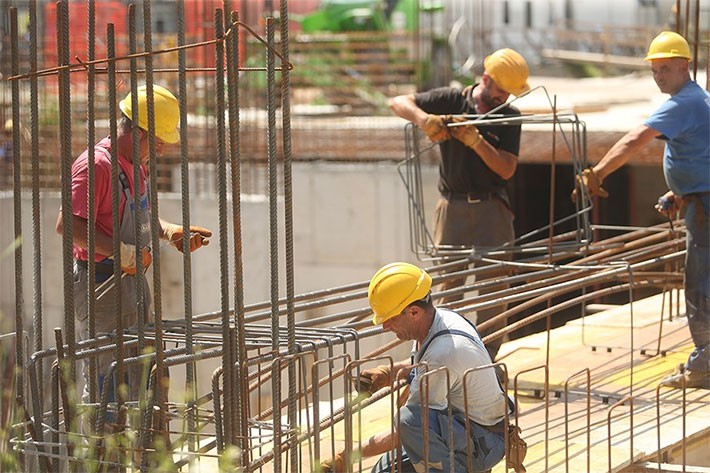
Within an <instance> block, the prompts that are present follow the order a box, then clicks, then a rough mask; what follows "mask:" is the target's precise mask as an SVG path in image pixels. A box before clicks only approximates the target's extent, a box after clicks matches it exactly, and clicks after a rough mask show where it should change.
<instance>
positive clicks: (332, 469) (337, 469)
mask: <svg viewBox="0 0 710 473" xmlns="http://www.w3.org/2000/svg"><path fill="white" fill-rule="evenodd" d="M317 471H318V473H341V472H344V471H345V461H344V459H343V452H340V453H338V454H336V455H335V456H334V457H333V458H331V459H330V460H326V461H324V462H322V463H321V464H320V466H319V467H318V470H317Z"/></svg>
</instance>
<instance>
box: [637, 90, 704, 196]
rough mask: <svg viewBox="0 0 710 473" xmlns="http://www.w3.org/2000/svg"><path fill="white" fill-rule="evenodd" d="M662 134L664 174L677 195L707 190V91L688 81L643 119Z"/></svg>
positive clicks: (647, 124)
mask: <svg viewBox="0 0 710 473" xmlns="http://www.w3.org/2000/svg"><path fill="white" fill-rule="evenodd" d="M644 123H645V124H646V126H649V127H651V128H653V129H654V130H656V131H658V132H660V133H662V134H663V136H662V139H664V140H665V141H666V146H665V150H664V153H663V174H664V175H665V178H666V183H667V184H668V187H669V188H670V189H671V190H672V191H673V192H674V193H676V194H678V195H687V194H692V193H694V192H707V191H710V94H709V93H708V92H706V91H705V90H703V89H702V88H701V87H700V86H699V85H698V84H697V83H695V82H693V81H688V83H686V84H685V85H684V86H683V88H682V89H680V92H678V93H677V94H676V95H674V96H672V97H671V98H670V99H668V101H667V102H665V103H664V104H663V105H661V106H660V107H659V108H658V110H656V111H655V112H653V114H652V115H651V116H650V117H648V119H647V120H646V121H645V122H644Z"/></svg>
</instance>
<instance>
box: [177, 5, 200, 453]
mask: <svg viewBox="0 0 710 473" xmlns="http://www.w3.org/2000/svg"><path fill="white" fill-rule="evenodd" d="M177 44H178V46H183V45H185V44H186V42H185V2H184V0H178V2H177ZM186 68H187V64H186V61H185V50H184V49H180V50H179V51H178V100H179V102H180V186H181V188H180V190H181V207H182V224H183V235H189V234H190V169H189V160H188V143H189V135H188V128H187V81H186V72H185V70H186ZM187 245H189V243H188V244H187ZM183 248H187V246H186V242H185V241H184V240H183ZM182 262H183V268H182V280H183V287H184V298H183V310H184V312H185V314H184V320H185V350H186V353H187V354H188V355H190V354H192V353H193V350H194V349H193V329H192V310H193V309H192V256H191V253H190V252H189V251H185V252H183V259H182ZM196 369H197V368H196V365H195V363H194V362H188V363H187V364H186V366H185V394H186V398H187V430H188V449H189V451H190V452H191V453H192V452H194V451H195V450H196V449H197V444H196V438H195V436H194V434H193V433H194V432H195V431H196V425H195V409H196V405H195V399H196V398H197V385H196V381H195V377H196ZM189 460H190V464H193V462H194V457H193V456H192V455H190V458H189Z"/></svg>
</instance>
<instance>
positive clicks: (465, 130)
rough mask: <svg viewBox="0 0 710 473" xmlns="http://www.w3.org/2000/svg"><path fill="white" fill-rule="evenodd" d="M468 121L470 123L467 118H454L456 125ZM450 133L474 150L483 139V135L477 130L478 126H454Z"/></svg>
mask: <svg viewBox="0 0 710 473" xmlns="http://www.w3.org/2000/svg"><path fill="white" fill-rule="evenodd" d="M466 121H468V119H467V118H463V117H456V118H454V123H461V122H466ZM449 131H450V132H451V136H453V137H454V138H456V139H457V140H459V141H460V142H461V143H463V144H465V145H466V146H468V147H469V148H471V149H473V148H474V147H475V146H476V145H477V144H478V143H480V142H481V140H482V139H483V137H482V136H481V134H480V133H479V132H478V128H476V125H461V126H452V127H451V128H450V129H449Z"/></svg>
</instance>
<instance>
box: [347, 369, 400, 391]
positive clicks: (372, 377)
mask: <svg viewBox="0 0 710 473" xmlns="http://www.w3.org/2000/svg"><path fill="white" fill-rule="evenodd" d="M355 384H356V385H355V389H357V391H358V392H359V393H363V392H368V393H374V392H376V391H379V390H380V389H382V388H384V387H387V386H390V385H392V370H391V369H390V367H389V365H380V366H377V367H375V368H372V369H369V370H363V371H362V372H361V373H360V377H359V378H358V379H356V380H355Z"/></svg>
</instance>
